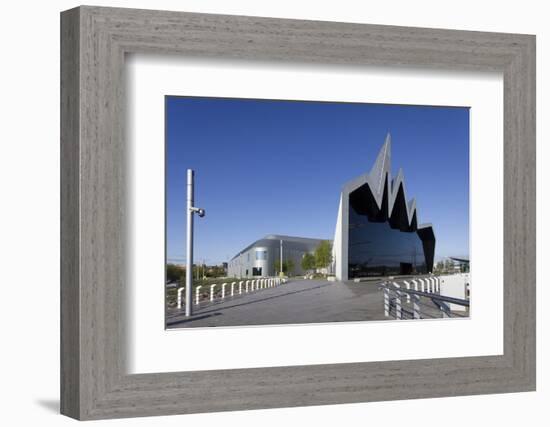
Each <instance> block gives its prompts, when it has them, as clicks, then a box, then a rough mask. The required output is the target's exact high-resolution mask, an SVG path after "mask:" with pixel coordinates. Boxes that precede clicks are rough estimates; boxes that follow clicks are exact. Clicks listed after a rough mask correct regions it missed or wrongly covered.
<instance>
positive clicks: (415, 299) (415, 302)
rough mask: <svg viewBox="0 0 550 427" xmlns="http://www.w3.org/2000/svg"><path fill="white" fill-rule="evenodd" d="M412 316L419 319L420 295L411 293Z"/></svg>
mask: <svg viewBox="0 0 550 427" xmlns="http://www.w3.org/2000/svg"><path fill="white" fill-rule="evenodd" d="M412 297H413V313H414V314H413V316H414V318H415V319H420V297H419V296H418V295H413V296H412Z"/></svg>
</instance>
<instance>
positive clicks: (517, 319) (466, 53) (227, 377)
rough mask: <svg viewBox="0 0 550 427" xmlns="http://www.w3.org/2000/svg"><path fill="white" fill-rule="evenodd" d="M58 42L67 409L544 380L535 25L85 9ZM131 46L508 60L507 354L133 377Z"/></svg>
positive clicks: (440, 61) (328, 399) (401, 59)
mask: <svg viewBox="0 0 550 427" xmlns="http://www.w3.org/2000/svg"><path fill="white" fill-rule="evenodd" d="M61 38H62V55H61V58H62V67H61V70H62V72H61V79H62V94H61V119H62V132H61V134H62V138H61V160H62V175H61V188H62V195H61V199H62V200H61V211H62V217H61V228H62V239H61V240H62V265H61V275H62V282H61V294H62V304H61V310H62V328H61V335H62V340H61V343H62V344H61V346H62V348H61V352H62V360H61V363H62V376H61V401H62V413H64V414H66V415H69V416H71V417H74V418H78V419H100V418H115V417H131V416H149V415H165V414H182V413H195V412H213V411H228V410H243V409H259V408H274V407H283V406H287V407H290V406H304V405H321V404H337V403H348V402H364V401H379V400H392V399H411V398H425V397H440V396H457V395H466V394H482V393H503V392H516V391H528V390H534V389H535V38H534V36H529V35H518V34H498V33H483V32H470V31H451V30H439V29H424V28H407V27H391V26H379V25H360V24H345V23H334V22H315V21H300V20H283V19H269V18H256V17H241V16H224V15H208V14H195V13H181V12H164V11H147V10H134V9H114V8H97V7H86V6H85V7H80V8H77V9H73V10H70V11H67V12H63V13H62V25H61ZM127 53H151V54H159V53H160V54H163V53H170V54H177V55H185V56H188V57H206V58H208V57H212V58H240V59H246V60H255V59H260V60H270V61H274V62H280V61H285V62H291V63H293V64H300V63H319V64H336V65H345V66H349V67H357V66H361V65H373V64H374V65H391V66H393V67H400V66H404V67H421V68H440V69H441V68H444V69H449V70H488V71H501V72H503V75H504V91H505V92H504V163H505V164H504V167H505V169H504V170H505V177H504V354H503V355H501V356H487V357H468V358H448V359H429V360H414V361H399V362H369V363H353V364H333V365H315V366H293V367H275V368H255V369H234V370H218V371H203V372H180V373H170V374H168V373H158V374H143V375H128V374H126V369H125V360H126V354H125V351H126V345H125V342H126V337H127V334H126V330H125V327H126V325H125V292H126V288H125V287H126V285H127V280H128V277H129V274H128V273H129V272H128V271H127V268H128V267H127V264H126V259H127V257H126V251H127V244H128V243H127V242H128V238H129V235H128V233H127V228H126V227H127V225H126V222H125V218H126V215H125V212H126V209H127V208H126V201H127V194H126V189H127V186H126V170H127V167H128V165H126V164H125V161H126V160H125V159H126V150H127V146H126V143H125V138H124V132H125V130H124V120H125V112H124V102H125V93H124V92H125V84H124V83H125V82H124V55H125V54H127ZM159 143H163V142H162V141H159ZM474 185H475V183H474ZM205 396H209V397H210V398H209V399H205Z"/></svg>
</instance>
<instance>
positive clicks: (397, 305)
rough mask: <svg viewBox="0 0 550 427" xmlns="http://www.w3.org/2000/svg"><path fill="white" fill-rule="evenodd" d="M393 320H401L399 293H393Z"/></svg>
mask: <svg viewBox="0 0 550 427" xmlns="http://www.w3.org/2000/svg"><path fill="white" fill-rule="evenodd" d="M395 318H396V319H398V320H401V319H402V318H403V317H402V313H401V291H395Z"/></svg>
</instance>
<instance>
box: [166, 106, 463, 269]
mask: <svg viewBox="0 0 550 427" xmlns="http://www.w3.org/2000/svg"><path fill="white" fill-rule="evenodd" d="M387 132H390V133H391V136H392V175H393V176H395V175H396V174H397V170H398V169H399V167H401V168H403V171H404V175H405V182H406V190H407V197H408V198H409V199H410V198H412V197H416V199H417V215H418V222H419V223H425V222H431V223H432V224H433V226H434V231H435V234H436V259H438V258H440V257H443V256H450V255H468V254H469V109H468V108H453V107H449V108H447V107H429V106H402V105H384V104H351V103H332V102H331V103H326V102H301V101H278V100H251V99H250V100H249V99H220V98H186V97H167V98H166V197H167V199H166V207H167V212H166V214H167V215H166V216H167V224H166V234H167V236H166V245H167V260H168V262H176V263H183V262H184V261H185V237H186V236H185V231H186V230H185V198H186V187H185V184H186V170H187V169H188V168H191V169H194V170H195V205H196V206H199V207H202V208H205V209H206V217H205V218H198V217H196V220H195V261H197V260H202V259H206V262H207V263H208V264H217V263H221V262H223V261H227V260H229V259H230V258H232V257H233V256H234V255H235V254H236V253H237V252H238V251H239V250H241V249H242V248H244V247H245V246H247V245H248V244H250V243H252V242H253V241H255V240H257V239H259V238H261V237H263V236H264V235H266V234H287V235H295V236H302V237H315V238H326V239H332V238H333V235H334V229H335V225H336V214H337V210H338V201H339V195H340V190H341V187H342V185H343V184H344V183H345V182H347V181H349V180H350V179H352V178H355V177H356V176H358V175H360V174H363V173H365V172H368V171H370V169H371V167H372V165H373V163H374V160H375V158H376V155H377V153H378V150H379V149H380V147H381V146H382V144H383V143H384V139H385V136H386V133H387Z"/></svg>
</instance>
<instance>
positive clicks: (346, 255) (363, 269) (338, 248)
mask: <svg viewBox="0 0 550 427" xmlns="http://www.w3.org/2000/svg"><path fill="white" fill-rule="evenodd" d="M406 195H407V193H406V190H405V179H404V176H403V171H402V169H399V171H398V173H397V176H395V177H394V178H392V175H391V135H390V134H388V135H387V136H386V140H385V142H384V145H383V146H382V148H381V149H380V152H379V153H378V156H377V158H376V161H375V163H374V165H373V167H372V169H371V170H370V172H368V173H366V174H363V175H361V176H358V177H357V178H355V179H353V180H351V181H349V182H347V183H346V184H344V186H343V188H342V192H341V193H340V203H339V207H338V215H337V220H336V230H335V233H334V239H333V241H332V265H331V266H330V268H329V272H331V273H332V274H334V275H335V276H336V279H337V280H349V279H354V278H360V277H369V276H397V275H412V274H426V273H431V272H432V270H433V263H434V252H435V234H434V230H433V227H432V225H431V224H421V225H419V224H417V209H416V200H415V199H414V198H413V199H411V200H409V201H407V196H406ZM322 241H323V239H311V238H305V237H292V236H280V235H268V236H265V237H264V238H263V239H260V240H257V241H256V242H254V243H252V244H250V245H249V246H247V247H246V248H244V249H243V250H242V251H240V252H239V253H238V254H237V255H235V256H234V257H233V258H232V259H231V261H229V263H228V273H227V274H228V276H229V277H241V278H242V277H258V276H260V277H261V276H264V277H265V276H273V275H275V274H277V273H278V272H277V271H275V263H276V261H277V260H279V257H280V253H281V252H280V251H281V247H282V250H283V261H287V260H288V259H290V260H292V264H293V266H294V268H293V271H292V274H293V275H300V274H304V273H305V272H304V271H302V268H301V260H302V257H303V256H304V254H305V253H308V252H309V253H313V252H314V251H315V249H316V248H317V246H319V244H320V243H321V242H322ZM281 245H282V246H281Z"/></svg>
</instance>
